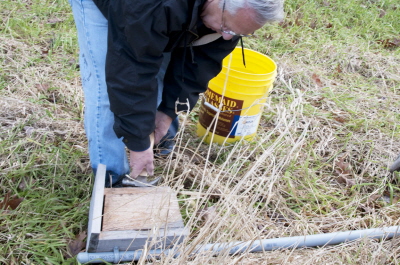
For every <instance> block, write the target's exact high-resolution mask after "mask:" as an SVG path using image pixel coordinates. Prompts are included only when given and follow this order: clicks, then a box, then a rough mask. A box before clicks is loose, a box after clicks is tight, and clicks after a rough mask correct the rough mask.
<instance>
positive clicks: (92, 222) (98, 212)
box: [86, 164, 106, 252]
mask: <svg viewBox="0 0 400 265" xmlns="http://www.w3.org/2000/svg"><path fill="white" fill-rule="evenodd" d="M105 179H106V166H105V165H103V164H99V165H98V167H97V172H96V177H95V180H94V185H93V191H92V199H91V201H90V208H89V223H88V237H87V243H86V249H87V251H88V252H93V251H95V250H96V249H97V244H98V238H99V235H100V232H101V223H102V215H103V200H104V184H105Z"/></svg>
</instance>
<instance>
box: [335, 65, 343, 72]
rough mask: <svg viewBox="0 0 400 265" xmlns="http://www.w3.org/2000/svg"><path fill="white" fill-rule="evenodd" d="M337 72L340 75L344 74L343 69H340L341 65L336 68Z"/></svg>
mask: <svg viewBox="0 0 400 265" xmlns="http://www.w3.org/2000/svg"><path fill="white" fill-rule="evenodd" d="M336 71H337V72H338V73H339V74H340V73H341V72H342V68H341V67H340V64H338V65H337V66H336Z"/></svg>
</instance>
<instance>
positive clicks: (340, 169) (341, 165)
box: [335, 156, 352, 175]
mask: <svg viewBox="0 0 400 265" xmlns="http://www.w3.org/2000/svg"><path fill="white" fill-rule="evenodd" d="M344 158H345V156H342V157H341V158H339V162H337V163H336V167H335V171H336V173H337V174H338V175H351V173H352V172H351V166H350V164H349V163H347V162H344Z"/></svg>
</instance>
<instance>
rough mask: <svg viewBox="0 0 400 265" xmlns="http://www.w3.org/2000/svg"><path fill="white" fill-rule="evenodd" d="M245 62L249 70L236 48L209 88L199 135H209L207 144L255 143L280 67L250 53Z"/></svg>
mask: <svg viewBox="0 0 400 265" xmlns="http://www.w3.org/2000/svg"><path fill="white" fill-rule="evenodd" d="M245 58H246V67H245V66H244V65H243V58H242V50H241V48H236V49H235V50H234V51H233V52H232V53H231V54H230V55H228V56H227V57H226V58H225V59H224V61H223V67H222V70H221V72H220V73H219V74H218V75H217V76H216V77H215V78H213V79H212V80H210V82H209V84H208V89H207V90H206V92H205V93H204V97H203V99H202V102H201V105H200V111H199V122H198V123H197V135H198V136H200V137H203V136H204V135H206V137H205V139H204V141H205V142H207V143H211V142H216V143H218V144H224V143H232V142H236V141H239V140H240V139H242V138H244V139H245V140H252V139H253V137H254V136H255V135H256V133H257V128H258V125H259V123H260V118H261V113H262V109H263V103H265V101H266V99H267V97H268V94H269V92H270V91H271V89H272V86H273V82H274V80H275V77H276V64H275V62H274V61H273V60H272V59H271V58H269V57H268V56H266V55H264V54H262V53H259V52H256V51H253V50H250V49H245ZM216 116H217V117H216ZM215 120H216V124H215Z"/></svg>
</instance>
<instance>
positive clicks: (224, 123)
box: [199, 88, 257, 138]
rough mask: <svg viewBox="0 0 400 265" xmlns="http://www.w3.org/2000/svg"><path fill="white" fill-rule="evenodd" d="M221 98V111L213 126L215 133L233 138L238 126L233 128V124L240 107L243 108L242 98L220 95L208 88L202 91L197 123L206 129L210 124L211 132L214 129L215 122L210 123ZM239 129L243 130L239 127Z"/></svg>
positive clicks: (238, 114)
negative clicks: (202, 96)
mask: <svg viewBox="0 0 400 265" xmlns="http://www.w3.org/2000/svg"><path fill="white" fill-rule="evenodd" d="M221 99H222V106H221V112H220V114H219V117H218V121H217V126H216V128H215V134H216V135H220V136H223V137H229V138H234V137H235V133H234V132H235V131H238V129H239V127H238V126H235V128H233V126H234V125H235V123H236V121H238V120H239V118H240V113H241V109H242V108H243V100H239V99H234V98H229V97H222V95H221V94H218V93H216V92H214V91H213V90H212V89H210V88H208V89H207V90H206V92H204V98H203V100H202V102H201V105H200V111H199V123H200V124H201V126H203V127H204V128H206V129H207V128H208V127H209V126H210V125H211V127H210V131H211V132H212V131H213V130H214V125H215V124H214V123H213V124H211V123H212V121H213V119H214V117H215V115H216V114H217V111H218V108H219V105H220V102H221ZM235 117H238V118H235ZM256 128H257V127H256ZM240 131H241V132H244V131H245V130H244V129H241V130H240Z"/></svg>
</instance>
